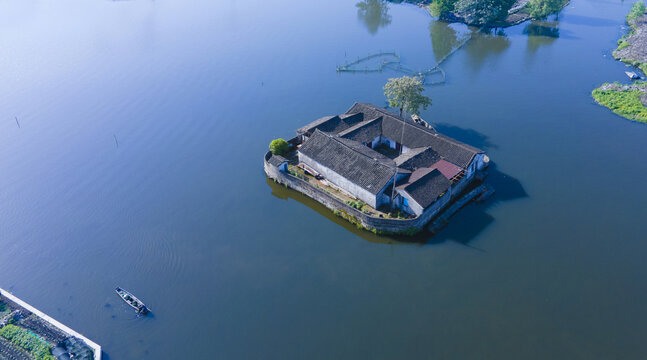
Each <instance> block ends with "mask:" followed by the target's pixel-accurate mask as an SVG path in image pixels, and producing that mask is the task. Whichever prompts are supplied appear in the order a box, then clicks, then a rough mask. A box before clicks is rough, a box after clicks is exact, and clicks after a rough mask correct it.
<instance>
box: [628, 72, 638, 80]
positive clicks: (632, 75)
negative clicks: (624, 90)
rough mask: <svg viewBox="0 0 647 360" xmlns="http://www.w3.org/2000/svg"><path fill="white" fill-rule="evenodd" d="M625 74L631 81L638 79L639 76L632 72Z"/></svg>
mask: <svg viewBox="0 0 647 360" xmlns="http://www.w3.org/2000/svg"><path fill="white" fill-rule="evenodd" d="M625 74H627V76H629V78H630V79H631V80H636V79H640V75H638V74H636V73H635V72H633V71H625Z"/></svg>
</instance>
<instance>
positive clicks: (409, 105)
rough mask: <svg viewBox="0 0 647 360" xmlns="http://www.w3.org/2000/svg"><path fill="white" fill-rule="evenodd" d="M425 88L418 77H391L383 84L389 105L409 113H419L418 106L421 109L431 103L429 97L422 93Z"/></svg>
mask: <svg viewBox="0 0 647 360" xmlns="http://www.w3.org/2000/svg"><path fill="white" fill-rule="evenodd" d="M423 91H425V88H424V87H423V86H422V81H421V80H420V78H417V77H411V76H403V77H399V78H391V79H389V80H388V81H387V83H386V85H384V95H386V97H387V99H388V100H389V106H391V107H393V108H398V109H400V116H402V111H403V110H404V111H406V112H408V113H410V114H416V115H418V114H420V108H422V109H423V110H424V109H426V108H427V107H428V106H429V105H431V98H429V97H427V96H424V95H422V92H423Z"/></svg>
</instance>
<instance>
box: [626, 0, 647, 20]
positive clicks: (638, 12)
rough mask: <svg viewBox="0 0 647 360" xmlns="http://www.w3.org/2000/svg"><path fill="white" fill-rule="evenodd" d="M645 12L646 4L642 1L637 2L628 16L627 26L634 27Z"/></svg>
mask: <svg viewBox="0 0 647 360" xmlns="http://www.w3.org/2000/svg"><path fill="white" fill-rule="evenodd" d="M645 11H647V9H645V3H644V2H643V1H642V0H641V1H638V2H635V3H634V4H633V6H632V7H631V12H630V13H629V15H627V24H629V25H632V23H633V22H634V21H636V19H638V18H639V17H641V16H643V15H645Z"/></svg>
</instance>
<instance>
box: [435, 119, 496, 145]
mask: <svg viewBox="0 0 647 360" xmlns="http://www.w3.org/2000/svg"><path fill="white" fill-rule="evenodd" d="M433 125H434V128H435V129H436V130H438V132H439V133H441V134H445V135H447V136H449V137H452V138H454V139H456V140H460V141H462V142H464V143H466V144H470V145H472V146H474V147H477V148H479V149H481V150H483V151H485V152H487V151H488V150H490V149H496V148H497V146H496V145H494V144H492V143H491V142H490V139H489V137H488V136H486V135H484V134H481V133H480V132H478V131H475V130H472V129H465V128H462V127H459V126H456V125H452V124H448V123H440V124H433Z"/></svg>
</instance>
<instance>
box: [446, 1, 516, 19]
mask: <svg viewBox="0 0 647 360" xmlns="http://www.w3.org/2000/svg"><path fill="white" fill-rule="evenodd" d="M512 4H514V0H458V2H457V3H456V10H457V11H458V12H460V13H462V14H463V16H464V17H465V21H466V22H467V23H468V24H475V25H486V24H492V23H495V22H496V21H497V20H500V19H502V18H504V17H505V16H506V15H507V14H508V10H509V9H510V7H512Z"/></svg>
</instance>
